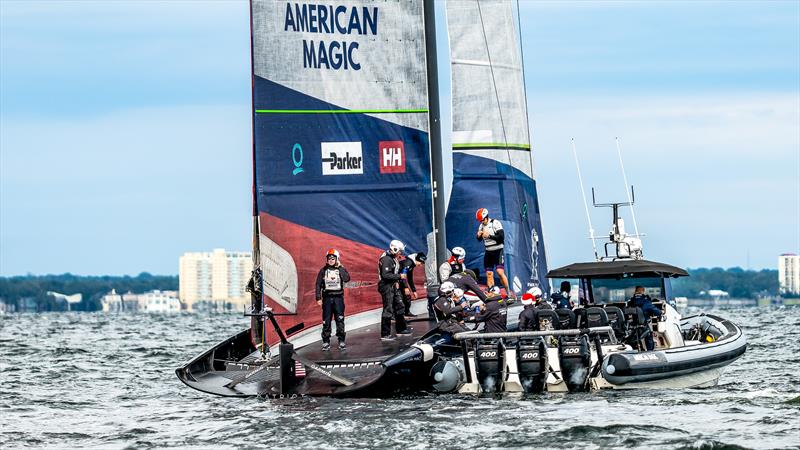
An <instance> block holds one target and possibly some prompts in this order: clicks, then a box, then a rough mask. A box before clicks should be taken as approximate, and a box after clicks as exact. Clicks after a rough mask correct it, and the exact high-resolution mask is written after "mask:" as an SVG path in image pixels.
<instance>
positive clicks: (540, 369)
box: [517, 338, 547, 394]
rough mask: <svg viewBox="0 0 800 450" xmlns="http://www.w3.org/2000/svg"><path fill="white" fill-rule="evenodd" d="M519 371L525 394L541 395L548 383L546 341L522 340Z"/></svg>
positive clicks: (518, 351) (519, 348)
mask: <svg viewBox="0 0 800 450" xmlns="http://www.w3.org/2000/svg"><path fill="white" fill-rule="evenodd" d="M517 370H519V379H520V381H521V382H522V388H523V389H524V390H525V392H533V393H537V394H538V393H540V392H542V391H543V390H544V388H545V382H546V381H547V345H546V344H545V343H544V339H542V338H538V339H535V340H533V339H520V340H519V343H518V344H517Z"/></svg>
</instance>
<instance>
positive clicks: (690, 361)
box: [602, 315, 747, 385]
mask: <svg viewBox="0 0 800 450" xmlns="http://www.w3.org/2000/svg"><path fill="white" fill-rule="evenodd" d="M706 317H708V318H710V319H711V320H713V321H715V322H716V324H718V325H721V328H723V332H724V334H722V335H721V336H720V337H719V338H718V339H717V340H716V341H715V342H712V343H702V344H697V345H687V346H683V347H678V348H672V349H667V350H657V351H650V352H625V353H614V354H610V355H608V356H607V357H606V358H605V359H604V361H603V371H602V373H603V378H605V379H606V381H608V382H609V383H612V384H617V385H621V384H626V383H632V382H644V381H654V380H662V379H665V378H671V377H676V376H681V375H689V374H691V373H695V372H701V371H705V370H710V369H715V368H718V367H723V366H726V365H728V364H730V363H731V362H733V361H734V360H735V359H737V358H738V357H740V356H741V355H742V354H743V353H744V352H745V350H746V349H747V339H746V338H745V336H744V334H742V330H741V329H739V327H738V326H736V325H735V324H734V323H732V322H730V321H728V320H725V319H721V318H719V317H715V316H710V315H709V316H694V317H690V318H686V319H684V320H682V321H681V322H682V323H681V328H684V326H685V325H690V324H693V323H696V322H697V321H698V320H705V318H706ZM718 328H719V327H718Z"/></svg>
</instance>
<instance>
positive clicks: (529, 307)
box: [519, 287, 553, 331]
mask: <svg viewBox="0 0 800 450" xmlns="http://www.w3.org/2000/svg"><path fill="white" fill-rule="evenodd" d="M522 304H523V305H525V308H524V309H523V310H522V312H520V313H519V331H534V330H535V329H536V326H535V325H534V324H535V323H536V322H535V317H534V311H536V310H537V309H553V308H552V307H551V306H550V304H549V303H547V302H546V301H544V293H543V292H542V290H541V289H539V288H538V287H534V288H531V289H530V290H529V291H528V292H526V293H525V294H523V295H522Z"/></svg>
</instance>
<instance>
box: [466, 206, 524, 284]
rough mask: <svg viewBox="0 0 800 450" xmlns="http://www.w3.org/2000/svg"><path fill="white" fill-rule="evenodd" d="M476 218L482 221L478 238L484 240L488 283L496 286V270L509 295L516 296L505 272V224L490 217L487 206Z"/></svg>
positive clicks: (479, 211) (484, 260)
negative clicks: (510, 287)
mask: <svg viewBox="0 0 800 450" xmlns="http://www.w3.org/2000/svg"><path fill="white" fill-rule="evenodd" d="M475 219H477V220H478V222H480V225H479V226H478V234H477V235H476V238H477V239H478V240H479V241H483V245H484V247H485V251H484V254H483V265H484V267H485V268H486V285H487V286H488V287H489V288H491V287H492V286H494V272H495V271H496V272H497V275H498V276H499V277H500V281H501V282H502V283H503V286H504V287H505V288H506V292H507V293H508V296H509V297H511V298H516V295H515V294H514V291H512V290H511V289H509V287H508V278H507V277H506V272H505V265H504V258H503V241H504V240H505V232H504V231H503V224H502V223H500V221H499V220H497V219H490V218H489V210H488V209H486V208H481V209H479V210H478V211H477V212H476V213H475Z"/></svg>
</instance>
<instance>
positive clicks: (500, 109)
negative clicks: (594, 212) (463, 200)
mask: <svg viewBox="0 0 800 450" xmlns="http://www.w3.org/2000/svg"><path fill="white" fill-rule="evenodd" d="M475 3H476V4H477V5H478V18H479V19H480V21H481V33H482V34H483V44H484V45H485V46H486V57H487V59H488V60H489V73H490V74H491V75H492V88H493V89H494V98H495V100H496V101H497V113H498V114H499V115H500V128H501V129H502V131H503V143H504V144H505V145H506V146H507V145H508V136H507V135H506V124H505V121H504V120H503V107H502V105H501V104H500V94H499V92H498V91H497V80H496V79H495V76H494V66H493V65H492V52H491V50H490V49H489V40H488V38H487V37H486V25H485V24H484V23H483V11H482V10H481V0H475ZM506 156H507V157H508V166H509V167H510V168H511V173H512V175H513V174H514V165H513V163H512V161H511V150H510V149H509V148H506ZM514 191H515V192H516V194H517V198H518V199H519V200H523V199H524V196H523V195H520V187H519V183H517V182H514ZM520 216H522V208H520ZM524 234H527V233H524Z"/></svg>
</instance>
